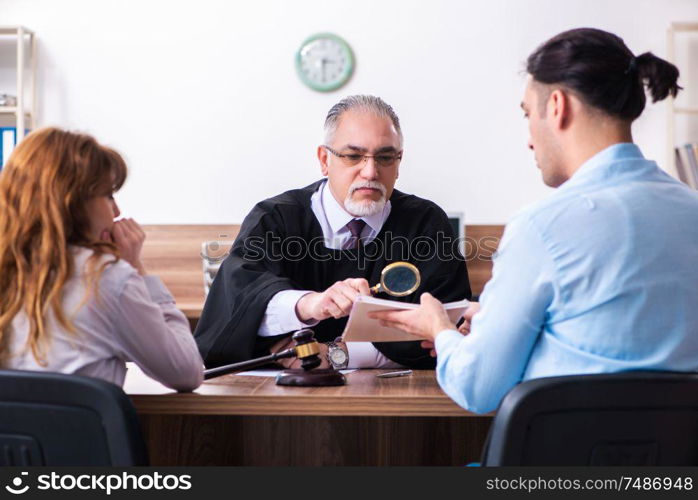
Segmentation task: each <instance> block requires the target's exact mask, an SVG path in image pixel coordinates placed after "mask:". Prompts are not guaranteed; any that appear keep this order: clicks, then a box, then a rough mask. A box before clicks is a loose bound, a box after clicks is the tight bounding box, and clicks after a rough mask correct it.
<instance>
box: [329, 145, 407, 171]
mask: <svg viewBox="0 0 698 500" xmlns="http://www.w3.org/2000/svg"><path fill="white" fill-rule="evenodd" d="M322 147H323V148H325V149H326V150H327V151H329V152H330V153H332V154H333V155H335V156H336V157H337V158H339V160H340V161H341V162H342V164H343V165H344V166H346V167H355V166H356V165H358V164H359V163H361V162H362V161H368V159H369V158H373V161H374V162H375V163H376V165H377V166H379V167H384V168H389V167H394V166H395V165H397V164H398V163H399V162H400V160H401V159H402V151H400V152H399V153H378V154H375V155H364V154H361V153H340V152H338V151H335V150H334V149H332V148H331V147H329V146H325V145H323V146H322Z"/></svg>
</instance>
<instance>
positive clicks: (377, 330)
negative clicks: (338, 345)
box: [342, 295, 470, 342]
mask: <svg viewBox="0 0 698 500" xmlns="http://www.w3.org/2000/svg"><path fill="white" fill-rule="evenodd" d="M469 305H470V302H468V301H467V300H460V301H458V302H448V303H446V304H444V309H446V314H448V317H449V319H450V320H451V321H452V322H453V324H456V323H457V322H458V320H459V319H460V318H461V316H463V313H464V312H465V310H466V309H467V308H468V306H469ZM418 307H419V304H412V303H410V302H398V301H397V300H386V299H377V298H375V297H371V296H368V295H361V296H359V297H358V298H357V299H356V301H355V302H354V305H353V307H352V308H351V313H350V314H349V321H347V326H346V328H345V329H344V333H343V334H342V338H343V340H344V341H345V342H402V341H407V340H422V339H421V338H419V337H416V336H415V335H412V334H409V333H406V332H403V331H402V330H398V329H397V328H392V327H388V326H381V324H380V323H379V322H378V320H376V319H373V318H369V317H368V313H369V312H372V311H409V310H413V309H417V308H418Z"/></svg>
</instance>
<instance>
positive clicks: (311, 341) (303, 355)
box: [204, 328, 321, 380]
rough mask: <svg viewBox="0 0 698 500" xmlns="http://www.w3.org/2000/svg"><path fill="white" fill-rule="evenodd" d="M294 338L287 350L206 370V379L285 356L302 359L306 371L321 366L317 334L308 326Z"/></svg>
mask: <svg viewBox="0 0 698 500" xmlns="http://www.w3.org/2000/svg"><path fill="white" fill-rule="evenodd" d="M292 338H293V341H294V342H295V343H296V345H295V346H293V347H291V348H289V349H286V350H285V351H280V352H277V353H275V354H270V355H269V356H264V357H262V358H256V359H250V360H247V361H241V362H239V363H233V364H230V365H225V366H218V367H216V368H211V369H209V370H205V371H204V379H205V380H208V379H210V378H214V377H220V376H221V375H227V374H228V373H232V372H236V371H239V370H246V369H249V368H255V367H257V366H262V365H266V364H267V363H272V362H274V361H277V360H279V359H285V358H298V359H300V360H301V368H302V369H303V370H305V371H308V370H312V369H313V368H317V367H318V366H320V363H321V360H320V346H319V345H318V343H317V340H315V334H314V333H313V331H312V330H310V329H308V328H305V329H303V330H298V331H297V332H296V333H294V334H293V337H292Z"/></svg>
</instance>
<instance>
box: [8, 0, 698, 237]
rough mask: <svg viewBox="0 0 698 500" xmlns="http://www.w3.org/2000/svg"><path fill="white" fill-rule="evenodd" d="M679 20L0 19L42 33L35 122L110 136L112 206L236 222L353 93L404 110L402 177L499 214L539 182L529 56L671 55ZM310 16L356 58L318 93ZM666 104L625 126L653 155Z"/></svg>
mask: <svg viewBox="0 0 698 500" xmlns="http://www.w3.org/2000/svg"><path fill="white" fill-rule="evenodd" d="M686 20H688V21H698V1H696V0H564V1H562V0H526V1H516V0H510V1H501V0H500V1H493V0H488V1H486V2H485V1H478V2H475V1H455V0H453V1H446V0H431V1H429V2H426V1H414V0H390V1H379V0H341V1H328V0H324V1H323V0H295V1H283V0H258V1H244V2H243V1H216V0H198V1H195V2H193V1H188V2H183V1H180V2H175V1H163V0H157V1H156V0H150V1H148V0H139V1H132V0H101V1H90V0H0V24H3V25H12V24H22V25H25V26H27V27H29V28H31V29H33V30H35V32H36V33H37V35H38V39H39V42H40V45H39V58H40V59H39V65H40V75H39V76H40V79H41V80H40V87H39V89H40V92H39V100H40V102H41V107H40V123H41V124H43V125H59V126H64V127H70V128H74V129H80V130H83V131H87V132H89V133H92V134H94V135H96V136H97V138H98V139H100V140H101V141H103V142H105V143H108V144H110V145H112V146H114V147H116V148H117V149H119V150H120V151H122V152H123V153H124V154H125V155H126V156H127V158H128V161H129V164H130V166H131V176H130V178H129V181H128V183H127V185H126V187H125V188H124V189H123V190H122V192H121V193H120V194H119V196H118V201H119V203H120V204H121V206H122V210H123V212H124V213H125V215H127V216H132V217H134V218H137V219H138V220H139V221H141V222H143V223H166V224H172V223H182V224H193V223H237V222H241V221H242V219H243V217H244V216H245V214H246V213H247V212H248V211H249V209H250V208H251V207H252V206H253V205H254V203H255V202H257V201H258V200H260V199H263V198H265V197H268V196H271V195H274V194H276V193H279V192H281V191H284V190H287V189H291V188H294V187H298V186H303V185H305V184H307V183H310V182H312V181H313V180H315V179H316V178H318V176H319V167H318V166H317V161H316V159H315V148H316V146H317V144H318V143H319V142H320V141H321V138H322V123H323V119H324V116H325V113H326V112H327V110H328V109H329V108H330V106H331V105H332V104H334V103H335V102H336V101H337V100H339V99H340V98H341V97H342V96H344V95H348V94H354V93H373V94H376V95H379V96H382V97H383V98H384V99H385V100H386V101H387V102H389V103H391V104H392V105H393V106H394V107H395V109H396V110H397V111H398V113H399V114H400V117H401V119H402V122H403V128H404V134H405V140H406V142H405V151H406V152H405V160H404V161H403V164H402V169H401V176H400V179H399V181H398V184H397V187H398V188H399V189H402V190H403V191H407V192H412V193H415V194H418V195H420V196H423V197H426V198H430V199H433V200H434V201H436V202H437V203H439V204H440V205H441V206H442V207H444V208H445V209H446V210H460V211H464V212H465V213H466V219H467V221H468V222H469V223H474V224H486V223H504V222H506V221H507V220H508V218H509V217H510V216H511V215H512V214H513V213H514V212H515V211H516V210H517V209H518V208H520V207H521V206H522V205H524V204H526V203H529V202H532V201H535V200H538V199H540V198H542V197H544V196H546V195H547V194H548V190H547V188H545V187H543V185H542V183H541V181H540V176H539V173H538V171H537V169H536V168H535V164H534V162H533V157H532V154H531V153H530V152H529V151H528V150H527V149H526V140H527V131H526V122H525V121H524V119H523V117H522V113H521V111H520V109H519V102H520V100H521V93H522V90H523V85H524V77H523V75H522V73H521V70H522V69H523V64H524V61H525V59H526V56H527V55H528V54H529V53H530V52H531V51H532V50H534V49H535V47H536V46H537V45H538V44H539V43H541V42H543V41H544V40H546V39H547V38H549V37H551V36H552V35H554V34H556V33H558V32H560V31H562V30H565V29H568V28H572V27H579V26H594V27H598V28H602V29H607V30H610V31H613V32H615V33H617V34H619V35H621V36H622V37H623V38H624V39H625V41H626V43H627V44H628V45H629V47H630V48H631V49H632V50H633V51H635V52H636V53H640V52H644V51H647V50H651V51H653V52H655V53H656V54H657V55H659V56H665V54H666V36H665V34H666V29H667V27H668V25H669V23H670V22H671V21H686ZM319 31H331V32H335V33H337V34H339V35H340V36H342V37H344V38H345V39H346V40H347V41H348V42H349V43H350V45H351V46H352V47H353V49H354V51H355V55H356V59H357V67H356V72H355V75H354V77H353V78H352V80H351V81H350V82H349V84H348V85H346V86H345V87H344V88H342V89H340V90H339V91H336V92H333V93H330V94H320V93H317V92H314V91H311V90H310V89H308V88H306V87H304V86H303V85H302V84H301V83H300V81H299V79H298V78H297V76H296V74H295V68H294V53H295V50H296V49H297V47H298V45H299V44H300V42H301V41H302V40H303V39H304V38H306V37H307V36H309V35H310V34H313V33H315V32H319ZM0 43H2V44H6V43H7V42H6V41H5V42H0ZM2 47H3V46H2V45H0V56H1V55H3V54H7V53H8V50H7V46H6V45H5V49H3V48H2ZM8 78H9V68H8V63H7V61H4V62H2V63H0V84H2V82H3V81H7V80H8ZM0 93H2V90H0ZM665 116H666V105H665V104H664V103H661V104H658V105H654V106H650V107H649V109H647V111H646V112H645V115H644V116H643V117H642V118H641V119H640V120H639V121H638V122H637V124H636V127H635V138H636V141H637V142H638V143H639V144H640V145H641V147H642V148H643V149H644V151H645V153H646V155H647V156H649V157H652V158H656V159H657V160H659V161H660V162H664V160H665V157H666V149H665V140H666V132H665V130H666V122H665V120H666V118H665Z"/></svg>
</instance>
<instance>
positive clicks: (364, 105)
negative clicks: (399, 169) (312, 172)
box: [325, 95, 402, 144]
mask: <svg viewBox="0 0 698 500" xmlns="http://www.w3.org/2000/svg"><path fill="white" fill-rule="evenodd" d="M350 109H357V110H360V111H365V112H370V113H374V114H375V115H377V116H380V117H384V118H390V121H392V122H393V125H394V126H395V130H396V131H397V134H398V136H399V137H400V144H402V129H401V128H400V119H399V118H398V117H397V114H395V111H394V110H393V108H392V106H390V104H388V103H386V102H385V101H384V100H383V99H381V98H380V97H376V96H372V95H350V96H348V97H345V98H344V99H342V100H341V101H339V102H338V103H337V104H335V105H334V106H332V108H331V109H330V111H329V112H328V113H327V117H326V118H325V144H331V143H332V139H333V138H334V133H335V131H336V130H337V125H338V124H339V119H340V118H341V116H342V114H344V113H345V112H346V111H349V110H350Z"/></svg>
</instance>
